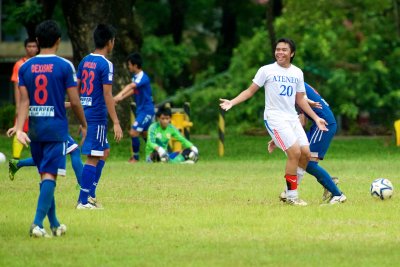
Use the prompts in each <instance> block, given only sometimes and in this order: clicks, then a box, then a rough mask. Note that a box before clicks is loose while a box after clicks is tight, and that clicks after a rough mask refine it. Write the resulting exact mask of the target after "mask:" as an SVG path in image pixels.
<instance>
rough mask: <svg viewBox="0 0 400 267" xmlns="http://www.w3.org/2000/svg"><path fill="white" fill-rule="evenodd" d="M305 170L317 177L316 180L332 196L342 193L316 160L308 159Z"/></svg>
mask: <svg viewBox="0 0 400 267" xmlns="http://www.w3.org/2000/svg"><path fill="white" fill-rule="evenodd" d="M306 171H307V172H308V173H309V174H311V175H313V176H315V178H317V181H318V182H319V183H320V184H321V185H322V186H323V187H325V188H326V189H327V190H328V191H329V192H331V193H332V195H333V196H340V195H341V194H342V192H340V190H339V188H338V187H337V186H336V185H335V183H334V182H333V181H332V178H331V176H330V175H329V173H328V172H327V171H325V170H324V169H323V168H322V167H321V166H319V165H318V162H315V161H310V162H309V163H308V165H307V169H306Z"/></svg>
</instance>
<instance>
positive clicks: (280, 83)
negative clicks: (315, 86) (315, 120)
mask: <svg viewBox="0 0 400 267" xmlns="http://www.w3.org/2000/svg"><path fill="white" fill-rule="evenodd" d="M253 82H254V83H255V84H257V85H258V86H259V87H262V86H264V89H265V110H264V119H265V120H269V119H271V118H279V119H283V120H298V115H297V112H296V109H295V102H296V93H297V92H305V90H306V89H305V87H304V76H303V72H302V71H301V70H300V69H299V68H298V67H296V66H294V65H292V64H291V65H290V67H289V68H284V67H281V66H279V65H278V63H276V62H275V63H273V64H269V65H265V66H262V67H261V68H260V69H259V70H258V71H257V74H256V76H255V77H254V79H253Z"/></svg>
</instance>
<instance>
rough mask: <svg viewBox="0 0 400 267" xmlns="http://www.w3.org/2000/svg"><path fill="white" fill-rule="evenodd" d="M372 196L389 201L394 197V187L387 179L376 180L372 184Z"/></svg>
mask: <svg viewBox="0 0 400 267" xmlns="http://www.w3.org/2000/svg"><path fill="white" fill-rule="evenodd" d="M370 192H371V196H373V197H376V198H379V199H381V200H385V199H389V198H391V197H392V195H393V185H392V183H391V182H390V181H389V180H388V179H386V178H378V179H375V180H374V181H373V182H372V184H371V189H370Z"/></svg>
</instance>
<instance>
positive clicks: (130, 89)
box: [114, 83, 136, 103]
mask: <svg viewBox="0 0 400 267" xmlns="http://www.w3.org/2000/svg"><path fill="white" fill-rule="evenodd" d="M135 88H136V84H135V83H130V84H128V85H126V86H125V87H124V89H122V90H121V92H119V93H118V94H117V95H116V96H115V97H114V101H115V102H116V103H118V102H120V101H122V100H124V99H125V98H127V97H128V96H131V95H133V93H134V90H135Z"/></svg>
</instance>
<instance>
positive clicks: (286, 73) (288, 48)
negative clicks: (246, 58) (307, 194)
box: [220, 38, 327, 206]
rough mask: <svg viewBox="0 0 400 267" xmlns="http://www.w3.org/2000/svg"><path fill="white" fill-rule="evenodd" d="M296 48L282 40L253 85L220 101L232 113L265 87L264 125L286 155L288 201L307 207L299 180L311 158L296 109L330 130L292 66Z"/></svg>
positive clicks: (296, 70) (298, 70)
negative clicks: (231, 110)
mask: <svg viewBox="0 0 400 267" xmlns="http://www.w3.org/2000/svg"><path fill="white" fill-rule="evenodd" d="M295 52H296V46H295V44H294V42H293V41H292V40H290V39H286V38H282V39H279V40H278V41H277V42H276V45H275V59H276V62H275V63H273V64H269V65H265V66H263V67H261V68H260V69H259V70H258V71H257V74H256V76H255V77H254V79H253V83H252V84H251V85H250V86H249V88H247V89H246V90H244V91H242V92H241V93H240V94H239V95H238V96H236V97H235V98H233V99H232V100H228V99H220V101H221V103H220V107H221V108H222V109H224V110H226V111H227V110H229V109H231V108H232V107H233V106H235V105H237V104H239V103H241V102H243V101H245V100H247V99H249V98H251V97H252V96H253V95H254V94H255V93H256V92H257V91H258V89H260V87H262V86H264V88H265V110H264V123H265V126H266V128H267V131H268V133H269V135H270V136H271V137H272V139H273V140H274V142H275V144H277V145H278V147H280V148H281V149H282V150H283V151H284V152H285V153H286V155H287V161H286V168H285V179H286V184H287V187H288V190H287V202H286V203H288V204H291V205H301V206H304V205H307V203H306V202H304V201H303V200H301V199H300V198H299V197H298V192H297V179H298V174H299V176H301V175H304V172H305V171H304V169H305V168H306V166H307V163H308V161H309V159H310V148H309V143H308V140H307V136H306V134H305V132H304V130H303V127H302V126H301V124H300V122H299V119H298V114H297V112H296V109H295V104H297V105H298V106H299V107H300V108H301V109H302V110H303V111H304V112H305V113H307V114H308V115H309V116H310V117H311V118H312V119H313V120H314V121H315V122H316V124H317V126H318V128H319V129H321V130H322V131H327V128H326V122H325V120H324V119H322V118H320V117H318V115H317V114H315V112H314V111H313V110H312V109H311V107H310V106H309V104H308V102H307V100H306V99H305V98H304V95H305V87H304V77H303V72H302V71H301V70H300V69H299V68H298V67H296V66H294V65H293V64H292V61H293V58H294V56H295Z"/></svg>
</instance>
